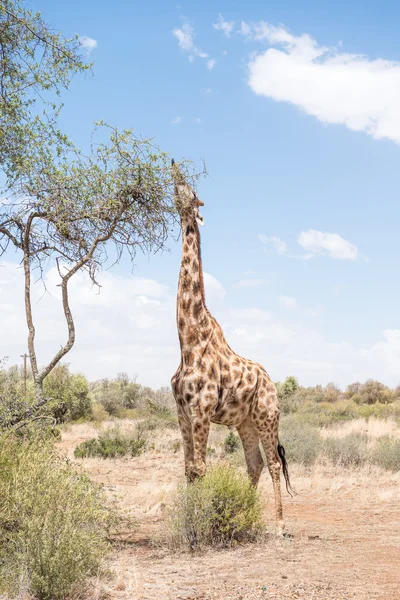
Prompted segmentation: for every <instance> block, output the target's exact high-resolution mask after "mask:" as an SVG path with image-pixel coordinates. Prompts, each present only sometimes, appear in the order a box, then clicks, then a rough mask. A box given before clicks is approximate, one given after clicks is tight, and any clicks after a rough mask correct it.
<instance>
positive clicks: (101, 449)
mask: <svg viewBox="0 0 400 600" xmlns="http://www.w3.org/2000/svg"><path fill="white" fill-rule="evenodd" d="M146 445H147V440H146V438H145V437H143V433H142V431H141V429H140V428H138V427H137V428H136V429H135V430H134V431H133V432H129V433H128V432H122V431H121V430H120V428H119V427H113V428H110V429H106V430H105V431H103V432H102V433H101V434H100V435H99V437H97V438H91V439H90V440H86V441H85V442H82V444H79V446H77V447H76V448H75V451H74V455H75V457H76V458H87V457H92V458H93V457H100V458H117V457H120V456H126V455H127V454H129V455H130V456H139V455H140V454H142V453H143V452H144V451H145V449H146Z"/></svg>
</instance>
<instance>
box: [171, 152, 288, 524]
mask: <svg viewBox="0 0 400 600" xmlns="http://www.w3.org/2000/svg"><path fill="white" fill-rule="evenodd" d="M172 174H173V179H174V184H175V196H174V200H175V206H176V208H177V211H178V213H179V216H180V224H181V232H182V260H181V267H180V273H179V283H178V295H177V314H176V318H177V327H178V336H179V343H180V348H181V362H180V365H179V367H178V369H177V371H176V373H175V374H174V375H173V377H172V379H171V386H172V391H173V394H174V397H175V400H176V405H177V413H178V420H179V426H180V429H181V434H182V439H183V450H184V461H185V474H186V477H187V479H188V482H192V481H193V480H194V479H196V478H197V477H202V476H203V475H204V474H205V472H206V450H207V440H208V434H209V430H210V423H211V422H213V423H218V424H224V425H228V426H230V427H232V426H234V427H236V429H237V431H238V433H239V436H240V439H241V441H242V444H243V449H244V453H245V458H246V464H247V471H248V474H249V477H250V479H251V481H252V483H253V484H254V485H255V486H257V484H258V481H259V478H260V475H261V471H262V470H263V468H264V461H263V458H262V455H261V452H260V442H261V444H262V446H263V448H264V451H265V456H266V460H267V465H268V469H269V472H270V475H271V478H272V482H273V488H274V496H275V516H276V532H277V535H283V531H284V520H283V511H282V498H281V487H280V473H281V468H282V470H283V474H284V477H285V482H286V488H287V490H288V492H289V493H290V489H291V488H290V481H289V475H288V470H287V463H286V459H285V451H284V449H283V446H282V445H281V444H280V443H279V439H278V424H279V403H278V396H277V392H276V388H275V386H274V384H273V382H272V381H271V379H270V377H269V375H268V373H267V372H266V371H265V369H264V367H262V366H261V365H260V364H258V363H256V362H253V361H252V360H248V359H246V358H243V357H241V356H239V355H238V354H236V353H235V352H234V351H233V350H232V349H231V348H230V346H229V345H228V343H227V341H226V340H225V337H224V334H223V332H222V329H221V327H220V325H219V324H218V322H217V321H216V319H215V318H214V317H213V316H212V315H211V314H210V312H209V310H208V309H207V307H206V303H205V293H204V281H203V269H202V261H201V251H200V231H199V225H203V224H204V221H203V218H202V216H201V214H200V211H199V208H200V207H201V206H204V203H203V202H202V201H201V200H200V199H199V198H198V197H197V194H196V193H195V192H194V190H193V189H192V188H191V187H190V186H189V184H188V183H187V182H186V180H185V178H184V177H183V176H182V174H181V172H180V171H179V168H178V166H177V165H176V164H175V163H174V161H172Z"/></svg>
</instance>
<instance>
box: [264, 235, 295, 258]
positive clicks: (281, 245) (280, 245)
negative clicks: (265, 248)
mask: <svg viewBox="0 0 400 600" xmlns="http://www.w3.org/2000/svg"><path fill="white" fill-rule="evenodd" d="M257 237H258V239H259V240H260V241H261V242H262V243H263V244H272V246H273V247H274V249H275V250H276V251H277V253H278V254H285V253H286V252H287V250H288V247H287V243H286V242H285V241H284V240H281V238H280V237H278V236H276V235H271V236H267V235H263V234H262V233H260V234H259V235H258V236H257Z"/></svg>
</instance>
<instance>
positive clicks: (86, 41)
mask: <svg viewBox="0 0 400 600" xmlns="http://www.w3.org/2000/svg"><path fill="white" fill-rule="evenodd" d="M79 43H80V45H81V46H82V48H84V49H85V50H87V51H88V52H92V50H94V49H95V48H97V40H94V39H93V38H91V37H89V36H87V35H81V37H80V38H79Z"/></svg>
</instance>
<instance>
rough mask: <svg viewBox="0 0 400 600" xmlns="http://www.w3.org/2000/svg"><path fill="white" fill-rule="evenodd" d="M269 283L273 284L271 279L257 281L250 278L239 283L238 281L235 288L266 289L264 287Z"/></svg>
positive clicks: (240, 280)
mask: <svg viewBox="0 0 400 600" xmlns="http://www.w3.org/2000/svg"><path fill="white" fill-rule="evenodd" d="M269 283H271V282H270V280H269V279H255V278H252V277H249V278H247V279H239V281H237V282H236V283H235V287H237V288H249V287H264V286H266V285H268V284H269Z"/></svg>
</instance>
